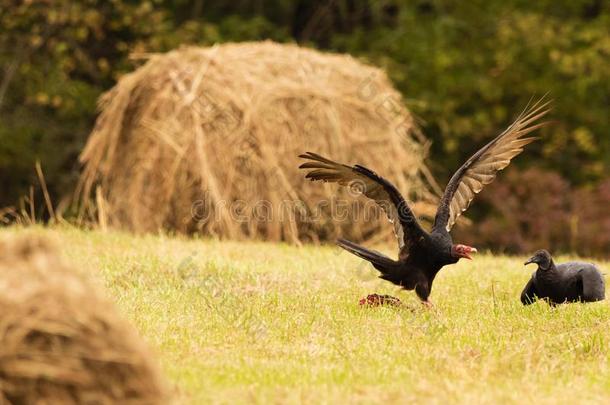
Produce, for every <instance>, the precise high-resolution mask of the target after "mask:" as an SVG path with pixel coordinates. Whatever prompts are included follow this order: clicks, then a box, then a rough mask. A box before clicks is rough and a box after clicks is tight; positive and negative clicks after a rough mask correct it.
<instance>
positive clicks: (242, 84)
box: [77, 42, 431, 243]
mask: <svg viewBox="0 0 610 405" xmlns="http://www.w3.org/2000/svg"><path fill="white" fill-rule="evenodd" d="M145 58H147V59H148V60H147V62H146V63H145V64H144V65H143V66H141V67H140V68H139V69H137V70H136V71H134V72H133V73H131V74H127V75H125V76H124V77H122V78H121V80H120V81H119V82H118V84H117V85H116V86H115V87H114V88H113V89H112V90H110V91H109V92H108V93H106V94H105V95H104V96H103V97H102V98H101V100H100V109H101V113H100V116H99V118H98V120H97V123H96V126H95V129H94V130H93V132H92V134H91V136H90V138H89V141H88V143H87V145H86V147H85V149H84V151H83V153H82V155H81V161H82V162H83V163H84V165H85V169H84V172H83V174H82V177H81V182H80V187H79V189H78V191H77V195H79V197H80V201H81V203H82V204H81V214H86V215H87V216H88V217H89V218H96V219H98V220H99V221H101V222H103V223H104V224H105V223H108V225H109V226H114V227H121V228H126V229H129V230H132V231H137V232H150V231H152V232H155V231H158V230H160V229H169V230H175V231H177V232H181V233H195V232H200V233H203V234H207V235H215V236H218V237H223V238H233V239H242V238H255V239H267V240H285V241H290V242H295V243H299V242H300V241H302V240H317V239H318V238H320V239H329V238H334V237H336V236H337V235H339V234H341V235H343V236H344V237H348V238H352V239H355V240H362V239H367V238H373V237H378V236H380V235H381V232H383V235H385V232H386V231H389V230H390V228H391V227H389V226H386V225H385V224H383V222H381V221H380V220H371V219H370V218H369V217H368V216H367V215H364V213H365V209H364V199H358V200H354V198H353V197H351V196H349V195H347V193H346V192H345V191H339V190H338V188H336V187H334V186H329V185H326V186H324V185H321V184H310V183H306V182H305V180H304V178H303V173H301V172H299V170H298V169H297V167H298V165H299V163H300V162H299V159H298V158H297V155H299V154H300V153H303V152H305V151H314V152H317V153H320V154H323V155H326V156H329V157H331V158H333V159H336V160H338V161H343V162H351V163H360V164H363V165H367V166H370V167H371V168H374V169H375V170H376V171H378V172H379V173H380V174H382V175H384V176H386V177H387V178H389V179H391V180H392V181H393V182H395V184H396V185H397V186H398V187H399V188H400V189H401V190H402V191H404V192H405V193H406V194H407V195H408V197H409V198H410V199H415V200H417V201H420V204H421V205H422V207H419V208H423V210H424V211H426V209H427V208H428V205H427V204H426V203H425V201H430V197H431V193H430V192H429V191H428V187H427V185H426V182H425V181H424V180H423V178H424V177H425V176H424V175H425V174H426V173H427V171H426V168H425V166H424V158H425V155H426V148H427V145H426V144H425V139H423V137H421V136H420V137H414V136H413V135H414V134H415V133H416V129H415V127H414V123H413V118H412V116H411V115H410V114H409V112H408V111H407V110H406V108H405V107H404V105H403V104H402V101H401V97H400V94H399V93H398V92H397V91H396V90H395V89H393V88H392V86H391V84H390V82H389V80H388V78H387V76H386V75H385V73H384V72H383V71H382V70H380V69H377V68H374V67H371V66H367V65H364V64H362V63H360V62H358V61H356V60H355V59H354V58H352V57H350V56H344V55H336V54H325V53H321V52H318V51H315V50H311V49H307V48H301V47H298V46H295V45H283V44H277V43H273V42H261V43H240V44H225V45H219V46H213V47H210V48H197V47H184V48H180V49H178V50H175V51H172V52H169V53H167V54H162V55H157V54H153V55H145ZM344 201H345V202H344ZM354 201H356V203H354V204H353V206H351V208H356V211H352V210H351V208H350V209H348V207H346V206H345V205H346V204H351V203H353V202H354ZM95 202H97V203H95ZM100 202H101V204H100ZM100 205H101V208H102V211H103V212H99V211H100V210H98V207H100ZM369 208H370V207H367V208H366V213H367V214H368V212H369V211H368V210H369ZM333 212H334V214H333ZM347 212H352V214H350V215H352V217H351V218H345V217H341V215H343V216H345V214H346V213H347ZM353 212H356V213H357V214H353ZM333 216H334V218H333ZM354 217H355V218H354ZM374 217H375V218H377V217H379V218H380V219H381V218H383V217H382V215H379V212H378V211H375V212H374ZM381 224H383V225H381ZM380 225H381V226H380Z"/></svg>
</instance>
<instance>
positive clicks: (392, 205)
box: [299, 152, 425, 249]
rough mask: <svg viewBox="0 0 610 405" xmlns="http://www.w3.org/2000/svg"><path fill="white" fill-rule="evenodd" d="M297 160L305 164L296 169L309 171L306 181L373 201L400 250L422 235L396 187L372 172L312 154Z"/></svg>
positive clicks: (361, 167) (301, 156)
mask: <svg viewBox="0 0 610 405" xmlns="http://www.w3.org/2000/svg"><path fill="white" fill-rule="evenodd" d="M299 157H300V158H303V159H307V160H308V162H305V163H303V164H302V165H301V166H299V168H300V169H309V172H308V173H307V175H306V176H305V177H306V178H308V179H310V180H312V181H313V180H322V181H325V182H331V183H339V184H341V185H342V186H348V187H350V188H351V189H352V190H354V191H357V192H360V193H362V194H364V195H365V196H367V197H368V198H370V199H372V200H374V201H375V202H376V203H377V204H378V205H379V206H380V207H381V208H382V209H383V211H384V212H385V214H386V216H387V217H388V220H389V221H390V222H391V223H392V224H393V225H394V233H395V234H396V238H397V239H398V245H399V246H400V248H401V249H402V247H403V246H405V245H409V246H410V245H411V242H414V241H415V240H416V239H417V238H419V237H421V236H422V235H423V234H424V232H425V231H424V230H423V229H422V228H421V227H420V225H419V223H418V222H417V219H416V218H415V215H413V212H412V211H411V208H409V206H408V205H407V202H406V201H405V200H404V198H403V197H402V195H401V194H400V193H399V192H398V190H397V189H396V187H394V186H393V185H392V184H391V183H390V182H389V181H387V180H386V179H384V178H383V177H381V176H379V175H377V174H376V173H375V172H373V171H371V170H369V169H367V168H366V167H364V166H360V165H355V166H347V165H344V164H341V163H337V162H333V161H332V160H330V159H327V158H325V157H323V156H320V155H318V154H315V153H312V152H307V153H305V154H303V155H300V156H299Z"/></svg>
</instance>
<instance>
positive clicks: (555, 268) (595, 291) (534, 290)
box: [521, 250, 606, 305]
mask: <svg viewBox="0 0 610 405" xmlns="http://www.w3.org/2000/svg"><path fill="white" fill-rule="evenodd" d="M530 263H536V264H537V265H538V270H536V271H535V272H534V273H533V274H532V278H531V279H530V281H528V283H527V285H526V286H525V288H524V289H523V292H522V293H521V302H522V303H523V305H528V304H531V303H533V302H534V301H536V298H540V299H546V300H548V302H549V304H551V305H556V304H561V303H563V302H582V301H584V302H594V301H601V300H603V299H604V298H605V295H606V287H605V283H604V277H603V276H602V274H601V273H600V272H599V270H598V269H597V267H595V266H594V265H593V264H591V263H582V262H569V263H563V264H558V265H555V263H554V262H553V258H552V257H551V255H550V253H549V252H547V251H546V250H539V251H537V252H536V254H534V256H532V257H531V258H530V259H529V260H528V261H526V262H525V264H526V265H528V264H530Z"/></svg>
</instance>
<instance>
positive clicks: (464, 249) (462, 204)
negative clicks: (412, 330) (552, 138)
mask: <svg viewBox="0 0 610 405" xmlns="http://www.w3.org/2000/svg"><path fill="white" fill-rule="evenodd" d="M549 103H550V102H548V101H547V102H544V101H543V99H541V100H539V101H538V102H537V103H535V104H534V105H533V106H531V107H530V108H526V109H525V111H523V112H522V113H521V115H519V117H517V119H516V120H515V122H513V123H512V124H511V125H510V126H509V127H508V128H507V129H506V130H505V131H504V132H502V133H501V134H500V135H499V136H498V137H496V138H495V139H493V140H492V141H491V142H489V143H488V144H487V145H485V146H483V147H482V148H481V149H480V150H479V151H478V152H476V153H475V154H474V155H473V156H472V157H471V158H470V159H468V160H467V161H466V163H464V164H463V165H462V167H460V168H459V169H458V170H457V171H456V172H455V174H454V175H453V177H451V180H449V184H448V185H447V187H446V189H445V193H444V194H443V196H442V198H441V200H440V203H439V207H438V210H437V212H436V217H435V219H434V225H433V227H432V231H431V232H426V231H425V230H424V229H423V228H422V227H421V226H420V224H419V223H418V221H417V219H416V218H415V215H414V214H413V212H412V211H411V209H410V208H409V205H408V204H407V202H406V201H405V200H404V198H403V197H402V195H401V194H400V192H398V190H397V189H396V188H395V187H394V186H393V185H392V184H391V183H390V182H389V181H387V180H386V179H384V178H382V177H380V176H379V175H377V174H376V173H375V172H373V171H371V170H369V169H367V168H366V167H363V166H360V165H355V166H347V165H344V164H340V163H337V162H333V161H332V160H329V159H327V158H325V157H322V156H320V155H317V154H315V153H311V152H308V153H306V154H303V155H300V156H299V157H301V158H304V159H307V160H309V161H308V162H306V163H303V164H302V165H301V166H300V168H301V169H309V172H308V173H307V176H306V177H307V178H308V179H311V180H312V181H313V180H322V181H326V182H333V183H339V184H341V185H343V186H350V187H352V188H353V189H357V190H359V191H361V192H362V193H363V194H364V195H365V196H367V197H368V198H371V199H373V200H374V201H375V202H376V203H377V204H379V205H380V206H381V208H382V209H383V210H384V211H385V213H386V215H387V217H388V219H389V220H390V222H392V223H393V224H394V232H395V234H396V237H397V239H398V245H399V252H398V260H393V259H391V258H389V257H387V256H384V255H383V254H381V253H379V252H376V251H373V250H369V249H366V248H364V247H362V246H359V245H357V244H355V243H353V242H350V241H348V240H344V239H339V240H338V242H337V244H338V245H339V246H341V247H342V248H343V249H345V250H347V251H349V252H351V253H353V254H355V255H356V256H359V257H361V258H362V259H365V260H368V261H369V262H371V263H372V265H373V266H374V267H375V268H376V269H377V270H379V271H380V272H381V275H380V277H381V278H382V279H384V280H388V281H391V282H392V283H394V284H397V285H399V286H401V287H403V288H404V289H407V290H413V289H414V290H415V292H416V293H417V296H418V297H419V298H420V299H421V300H422V302H423V303H424V304H426V305H430V302H429V301H428V296H429V295H430V291H431V289H432V282H433V281H434V277H435V276H436V274H437V273H438V271H439V270H440V269H441V268H442V267H443V266H445V265H447V264H453V263H456V262H457V261H458V260H459V259H460V258H467V259H471V254H472V253H474V252H476V251H477V250H476V249H475V248H473V247H470V246H466V245H460V244H454V243H453V241H452V239H451V236H450V235H449V232H450V231H451V227H452V226H453V224H454V223H455V221H456V220H457V218H458V217H459V216H460V215H461V214H462V212H464V211H465V210H466V209H467V208H468V206H469V205H470V202H471V201H472V199H473V198H474V196H475V194H477V193H479V192H480V191H481V190H482V189H483V187H484V186H485V185H486V184H489V183H491V182H492V181H493V180H494V178H495V176H496V173H497V172H498V171H499V170H502V169H504V168H505V167H506V166H508V165H509V163H510V161H511V159H512V158H514V157H515V156H517V155H518V154H519V153H521V152H522V151H523V147H524V146H525V145H527V144H529V143H531V142H533V141H534V140H535V139H536V138H533V137H527V138H524V136H525V135H526V134H528V133H530V132H532V131H534V130H535V129H537V128H539V127H541V126H542V125H544V123H536V122H537V120H538V119H540V118H541V117H543V116H544V115H545V114H546V113H547V112H548V105H549Z"/></svg>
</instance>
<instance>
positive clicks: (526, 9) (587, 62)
mask: <svg viewBox="0 0 610 405" xmlns="http://www.w3.org/2000/svg"><path fill="white" fill-rule="evenodd" d="M0 4H1V7H0V13H1V14H0V27H1V30H0V66H1V68H2V71H1V73H0V74H1V77H0V190H2V191H1V194H0V207H1V206H4V205H9V204H13V203H14V202H15V200H16V199H17V197H18V196H20V195H24V194H26V193H27V190H28V187H29V185H30V184H34V183H35V182H36V180H35V172H34V170H33V167H34V162H35V161H36V160H37V159H38V160H40V161H41V162H42V165H43V168H44V172H45V175H46V176H47V181H48V183H49V185H50V188H51V193H52V196H53V199H54V200H57V199H59V198H60V197H61V196H65V195H66V194H68V193H69V192H70V191H71V190H72V188H73V186H74V182H75V179H76V176H77V173H78V169H79V167H78V164H77V155H78V152H79V151H80V149H81V147H82V145H83V144H84V141H85V140H86V137H87V134H88V133H89V131H90V130H91V128H92V125H93V123H94V121H95V116H96V100H97V97H98V96H99V95H100V94H101V93H102V92H103V91H105V90H107V89H109V88H110V87H112V86H113V84H114V83H115V82H116V80H117V79H118V78H119V77H120V76H121V75H122V74H124V73H125V72H128V71H131V70H133V69H134V68H135V67H137V64H138V61H137V60H130V59H129V55H130V54H132V53H136V54H137V53H146V52H159V51H167V50H169V49H172V48H175V47H177V46H179V45H181V44H199V45H210V44H213V43H217V42H226V41H247V40H264V39H273V40H276V41H284V42H286V41H293V42H298V43H300V44H303V45H307V46H313V47H316V48H319V49H323V50H330V51H337V52H346V53H351V54H353V55H355V56H357V57H360V58H362V59H364V60H365V61H368V62H369V63H372V64H376V65H379V66H382V67H384V68H385V69H386V70H387V71H388V72H389V74H390V77H391V78H392V80H393V81H394V83H395V85H396V87H397V88H398V89H399V90H400V91H401V92H402V93H403V94H404V99H405V102H406V104H407V106H408V107H409V108H410V109H411V111H413V112H414V113H415V114H416V115H417V117H418V118H419V120H420V122H421V125H422V127H423V131H424V133H425V135H426V136H427V137H428V138H429V139H430V140H431V141H432V149H431V156H430V164H431V168H432V170H433V172H434V174H435V175H436V177H437V179H439V182H440V183H444V181H445V180H446V179H448V177H449V176H450V175H451V173H452V171H453V170H454V169H455V168H456V167H457V166H458V165H459V164H460V163H461V162H463V161H464V160H465V159H466V158H467V157H468V156H469V155H470V154H471V153H472V152H473V151H474V150H476V149H477V148H479V147H480V146H481V145H482V144H483V143H484V142H485V141H487V140H488V139H489V138H490V137H492V136H494V135H495V134H497V133H498V131H499V130H501V129H502V128H504V127H505V126H506V125H507V124H508V123H509V122H510V121H511V120H512V119H513V118H514V116H515V115H516V114H517V113H518V112H519V110H520V109H522V108H523V106H524V105H525V104H526V103H527V102H528V100H529V99H530V98H531V97H532V96H540V95H542V94H545V93H547V92H549V93H550V97H551V98H553V99H555V108H554V112H553V115H554V117H555V123H554V124H553V125H552V126H551V127H549V128H547V129H545V130H544V131H541V135H542V136H543V138H544V139H543V142H538V143H536V144H533V145H532V147H531V148H528V151H527V153H525V154H524V155H523V156H521V157H519V159H517V160H516V162H515V166H516V167H513V168H511V169H509V173H508V174H507V175H506V176H504V175H503V176H502V182H503V183H504V187H508V188H509V189H510V187H518V186H519V184H520V183H522V182H523V181H524V178H525V177H523V176H524V175H522V172H521V171H522V170H526V172H525V173H526V174H528V175H529V176H531V173H532V171H527V170H529V169H528V168H534V169H535V170H534V169H532V170H534V173H537V175H536V176H533V177H532V178H531V181H532V182H533V181H535V180H536V179H543V180H540V181H538V183H536V184H537V185H538V186H537V187H535V188H531V190H530V191H529V193H536V194H545V193H546V195H547V196H548V198H547V197H544V198H538V199H534V198H531V199H527V198H526V196H525V195H523V198H519V199H518V200H517V201H516V202H509V201H507V199H505V198H498V196H501V195H504V194H503V193H505V192H506V189H503V188H502V187H500V186H499V185H494V187H493V188H492V189H490V190H486V194H488V196H487V197H486V198H484V199H483V200H482V201H481V202H480V203H479V204H475V206H473V207H472V209H471V210H469V214H470V216H471V218H473V219H475V220H483V219H484V220H485V227H484V229H487V231H485V232H483V231H482V230H477V231H474V230H472V229H469V228H462V229H461V230H459V231H461V232H463V233H464V236H465V237H467V238H471V239H473V242H479V243H482V244H484V245H487V246H490V247H497V246H505V247H507V249H508V250H510V251H520V250H524V249H531V246H529V245H528V246H524V245H523V243H519V240H520V239H519V238H525V237H526V235H527V236H528V237H530V235H529V234H528V233H527V232H529V231H528V230H527V229H526V228H528V227H532V226H535V225H534V223H535V220H534V218H529V217H527V218H521V219H519V221H520V223H525V224H526V225H524V227H522V228H519V227H517V228H515V229H512V228H511V230H510V232H513V233H514V232H516V233H517V234H516V235H515V237H514V238H513V239H512V241H511V242H510V243H508V242H507V241H500V240H497V239H496V238H495V237H494V236H493V235H494V234H496V233H497V232H499V231H500V230H504V231H506V232H508V231H509V230H508V229H507V228H506V227H504V228H503V227H502V226H500V224H502V223H504V224H506V223H507V221H509V218H507V216H508V215H509V212H508V210H507V209H506V207H504V205H506V204H509V203H510V204H513V205H515V206H514V207H513V206H512V205H511V207H512V208H511V210H510V212H514V210H520V209H521V211H527V212H530V211H528V210H523V209H522V208H523V207H524V204H532V205H535V204H539V203H540V201H547V202H549V204H551V205H553V204H555V203H553V202H552V201H554V200H553V199H554V198H555V197H557V195H556V193H555V191H553V190H559V189H561V190H569V191H570V193H571V194H573V195H577V196H582V197H583V198H585V197H586V199H587V202H586V204H585V203H583V198H580V199H579V198H576V201H573V200H574V199H568V198H564V200H565V201H563V202H560V203H557V204H558V205H557V206H556V207H555V206H554V207H555V208H553V210H560V211H561V212H560V213H558V214H557V215H558V216H557V218H559V219H558V221H564V222H565V224H567V225H566V226H568V227H571V229H573V230H574V229H581V228H582V227H581V228H579V227H578V226H577V225H574V224H575V223H579V221H581V222H582V221H583V220H584V219H583V218H587V220H589V221H594V220H595V219H596V218H598V216H599V215H602V216H604V217H603V218H604V220H605V221H606V222H604V220H602V221H595V222H597V223H598V225H599V226H598V228H596V232H600V233H602V232H605V234H606V235H609V234H610V224H608V220H607V218H608V215H610V213H608V209H607V207H608V187H607V179H608V178H609V176H610V174H609V169H610V119H609V112H608V109H609V106H610V80H609V79H610V77H609V73H608V72H610V2H608V1H604V0H570V1H567V0H565V1H551V0H540V1H537V2H531V1H524V0H486V1H483V0H473V1H468V2H458V1H452V0H412V1H408V0H376V1H373V0H326V1H321V0H309V1H306V0H267V1H260V0H235V1H232V2H226V1H220V0H206V1H203V0H191V1H187V0H173V1H167V0H150V1H127V0H111V1H102V0H80V1H70V0H55V1H45V0H29V1H17V0H0ZM527 178H529V177H527ZM544 179H546V180H544ZM604 181H606V183H604ZM564 187H565V188H564ZM514 195H515V194H509V195H507V198H508V197H511V196H512V197H514ZM518 195H521V194H518ZM512 197H511V198H512ZM555 199H556V198H555ZM568 200H569V201H568ZM596 204H597V205H596ZM600 204H601V205H603V204H605V206H600ZM528 207H529V205H528ZM549 209H550V208H549ZM582 210H588V211H587V212H586V213H583V212H580V211H582ZM534 211H536V210H534ZM547 212H548V211H545V210H544V209H541V210H539V211H537V214H535V215H538V216H545V215H547ZM593 212H595V213H597V214H595V215H594V214H592V213H593ZM577 213H578V214H579V215H576V214H577ZM531 215H532V216H535V215H534V214H531ZM562 215H563V216H565V219H561V218H563V216H562ZM575 218H576V219H575ZM564 222H562V223H564ZM600 223H601V224H602V225H600ZM494 224H495V225H494ZM603 224H606V225H603ZM604 226H605V227H604ZM481 229H483V228H481ZM545 232H546V231H545ZM548 232H550V233H544V232H543V233H544V235H543V236H541V238H540V239H539V242H540V243H545V242H547V241H549V240H552V239H553V238H559V239H560V240H559V241H558V242H557V245H558V246H561V247H562V248H565V249H579V250H582V249H580V248H579V246H577V244H576V243H575V242H574V241H573V239H574V234H572V235H571V236H570V232H567V233H566V232H565V229H563V228H561V227H559V229H558V230H555V231H552V230H549V231H548ZM575 232H576V231H575ZM562 233H563V235H562ZM551 234H552V235H551ZM553 235H554V236H553ZM549 238H551V239H549ZM529 239H530V240H532V238H531V237H530V238H529ZM533 240H534V241H538V239H536V238H533ZM570 240H572V242H570ZM596 243H597V242H596ZM609 243H610V242H609V241H607V240H606V242H600V243H597V244H595V243H594V244H593V245H595V246H596V248H595V249H594V250H595V252H598V253H599V252H601V253H602V254H609V253H610V245H609ZM588 246H589V245H588ZM587 253H594V252H587Z"/></svg>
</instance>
